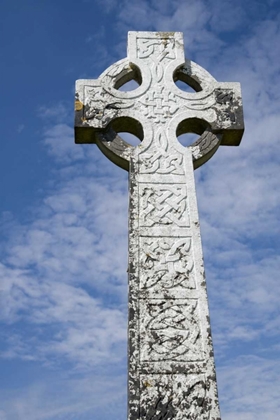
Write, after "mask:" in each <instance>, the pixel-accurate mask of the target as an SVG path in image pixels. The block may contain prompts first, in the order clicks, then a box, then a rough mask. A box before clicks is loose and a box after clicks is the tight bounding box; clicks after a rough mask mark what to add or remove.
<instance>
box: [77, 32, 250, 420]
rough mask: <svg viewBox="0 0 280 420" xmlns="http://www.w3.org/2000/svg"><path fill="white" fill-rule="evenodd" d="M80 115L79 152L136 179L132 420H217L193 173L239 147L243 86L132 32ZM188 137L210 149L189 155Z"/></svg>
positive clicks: (175, 42)
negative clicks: (220, 152)
mask: <svg viewBox="0 0 280 420" xmlns="http://www.w3.org/2000/svg"><path fill="white" fill-rule="evenodd" d="M130 80H135V81H136V82H138V84H139V87H138V88H137V89H135V90H132V91H127V92H124V91H120V90H118V89H119V88H120V87H121V86H122V85H124V84H125V83H126V82H128V81H130ZM177 80H181V81H183V82H185V83H187V84H188V85H190V86H191V87H192V88H193V89H194V92H193V93H192V92H185V91H182V90H180V89H179V88H178V87H177V86H176V84H175V83H174V82H176V81H177ZM75 109H76V117H75V141H76V143H96V144H97V145H98V147H99V148H100V149H101V150H102V152H103V153H104V154H105V155H106V156H107V157H108V158H109V159H110V160H112V161H113V162H114V163H116V164H117V165H119V166H121V167H122V168H124V169H126V170H129V175H130V214H129V226H130V232H129V327H128V335H129V372H128V419H129V420H171V419H172V420H185V419H191V420H219V419H220V411H219V403H218V397H217V384H216V375H215V366H214V356H213V346H212V338H211V331H210V322H209V312H208V303H207V292H206V283H205V275H204V265H203V257H202V248H201V240H200V228H199V219H198V211H197V204H196V195H195V183H194V174H193V169H194V168H197V167H199V166H200V165H202V164H203V163H205V162H206V161H207V160H208V159H209V158H210V157H211V156H212V155H213V154H214V153H215V152H216V150H217V149H218V147H219V145H238V144H239V143H240V141H241V137H242V134H243V113H242V102H241V92H240V85H239V83H219V82H217V81H216V80H215V79H214V78H213V77H212V76H211V75H210V74H209V73H208V72H207V71H205V70H204V69H203V68H201V67H200V66H198V65H197V64H195V63H194V62H192V61H189V60H185V57H184V45H183V35H182V33H179V32H129V34H128V58H125V59H123V60H120V61H118V62H117V63H115V64H113V65H112V66H111V67H109V68H108V69H107V70H105V72H104V73H102V75H101V76H100V77H99V78H98V79H97V80H77V82H76V102H75ZM125 131H127V132H129V133H132V134H134V135H136V136H137V137H139V139H140V140H141V143H140V144H139V145H138V146H137V147H133V146H131V145H129V144H128V143H126V142H125V141H123V140H122V139H121V138H120V137H119V136H118V135H117V133H118V132H125ZM187 132H193V133H197V134H199V135H200V137H199V139H198V140H197V141H196V142H195V143H193V144H192V145H191V146H189V147H184V146H182V145H181V144H180V143H179V142H178V140H177V136H178V135H180V134H182V133H187Z"/></svg>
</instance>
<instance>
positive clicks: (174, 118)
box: [75, 32, 244, 169]
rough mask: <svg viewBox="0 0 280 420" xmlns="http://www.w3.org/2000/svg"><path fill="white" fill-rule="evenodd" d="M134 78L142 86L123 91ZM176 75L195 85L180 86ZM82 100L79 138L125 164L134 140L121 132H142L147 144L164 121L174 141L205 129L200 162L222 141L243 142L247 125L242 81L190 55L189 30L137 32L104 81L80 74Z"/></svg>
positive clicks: (197, 148) (196, 156)
mask: <svg viewBox="0 0 280 420" xmlns="http://www.w3.org/2000/svg"><path fill="white" fill-rule="evenodd" d="M132 79H134V80H136V81H137V82H138V83H139V87H138V88H137V89H135V90H132V91H127V92H124V91H120V90H118V89H119V88H120V87H121V86H122V85H123V84H125V83H126V82H128V81H130V80H132ZM176 80H181V81H183V82H186V83H187V84H188V85H190V86H191V87H192V88H193V89H194V90H195V92H193V93H192V92H185V91H182V90H180V89H179V88H178V87H177V86H176V84H175V83H174V82H175V81H176ZM75 104H76V106H75V110H76V118H75V141H76V143H96V144H97V145H98V146H99V147H100V149H101V150H102V151H103V153H104V154H106V155H107V157H109V158H110V159H111V160H112V161H114V162H115V163H116V164H118V165H119V166H121V167H123V168H125V169H128V168H129V156H130V154H131V151H132V150H133V147H132V146H131V145H129V144H127V143H126V142H124V141H123V140H122V139H121V138H120V137H119V136H118V135H117V134H116V132H123V131H127V132H130V133H132V134H135V135H136V136H138V137H139V138H140V139H141V140H143V143H144V142H145V141H146V139H147V138H151V136H153V133H154V132H155V129H156V127H159V126H161V127H162V129H163V130H165V131H166V133H168V141H172V142H174V141H176V136H177V135H180V134H183V133H186V132H193V133H197V134H200V135H201V137H200V138H199V140H198V141H196V142H195V143H194V144H192V145H191V146H189V147H190V148H191V149H192V152H193V160H194V166H195V167H198V166H200V165H201V164H203V163H204V162H205V161H206V160H208V159H209V158H210V157H211V156H212V155H213V153H214V152H215V151H216V150H217V148H218V146H219V145H220V144H221V145H238V144H239V143H240V141H241V138H242V134H243V131H244V127H243V112H242V101H241V92H240V84H239V83H224V82H223V83H221V82H217V81H216V80H215V79H214V78H213V77H212V76H211V75H210V74H209V73H208V72H207V71H206V70H204V69H203V68H202V67H200V66H199V65H197V64H196V63H194V62H192V61H190V60H186V61H185V57H184V44H183V34H182V33H181V32H129V33H128V57H127V58H125V59H123V60H120V61H118V62H117V63H115V64H113V65H112V66H111V67H109V68H108V69H107V70H105V71H104V72H103V73H102V74H101V76H100V77H99V78H98V79H96V80H77V82H76V103H75Z"/></svg>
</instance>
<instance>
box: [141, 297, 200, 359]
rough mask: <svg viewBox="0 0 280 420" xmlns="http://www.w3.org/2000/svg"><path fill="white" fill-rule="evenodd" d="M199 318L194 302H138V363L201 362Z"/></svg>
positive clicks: (193, 300) (154, 300) (156, 300)
mask: <svg viewBox="0 0 280 420" xmlns="http://www.w3.org/2000/svg"><path fill="white" fill-rule="evenodd" d="M198 315H199V313H198V302H197V300H196V299H177V300H167V301H164V300H161V299H150V300H149V301H141V302H140V316H141V319H142V321H141V326H140V330H141V331H140V358H141V361H146V360H147V361H149V362H156V361H161V360H162V361H163V360H166V361H167V360H172V361H184V362H185V361H197V360H201V358H202V347H201V332H200V324H199V317H198Z"/></svg>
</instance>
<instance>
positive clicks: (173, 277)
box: [140, 238, 195, 290]
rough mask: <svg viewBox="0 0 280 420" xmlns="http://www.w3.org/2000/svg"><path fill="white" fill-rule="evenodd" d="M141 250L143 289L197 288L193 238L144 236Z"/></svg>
mask: <svg viewBox="0 0 280 420" xmlns="http://www.w3.org/2000/svg"><path fill="white" fill-rule="evenodd" d="M140 249H141V269H142V271H141V275H140V281H141V287H142V288H143V289H150V288H156V289H157V290H170V289H174V288H178V287H180V288H185V289H195V281H194V275H193V255H192V249H191V239H190V238H182V239H178V240H175V241H174V238H157V239H153V238H145V239H142V241H141V243H140Z"/></svg>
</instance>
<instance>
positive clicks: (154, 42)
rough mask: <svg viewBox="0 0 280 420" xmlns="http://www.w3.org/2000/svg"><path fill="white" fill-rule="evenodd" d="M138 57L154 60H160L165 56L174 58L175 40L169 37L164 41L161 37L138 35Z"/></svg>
mask: <svg viewBox="0 0 280 420" xmlns="http://www.w3.org/2000/svg"><path fill="white" fill-rule="evenodd" d="M136 46H137V57H138V58H140V59H147V58H151V59H152V60H153V61H154V62H157V63H158V62H160V61H162V60H163V59H164V58H166V59H170V60H174V59H175V58H176V55H175V48H174V47H175V40H174V38H169V37H167V38H166V39H165V40H164V42H162V39H161V38H153V39H150V38H145V37H141V36H138V37H137V41H136Z"/></svg>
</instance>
